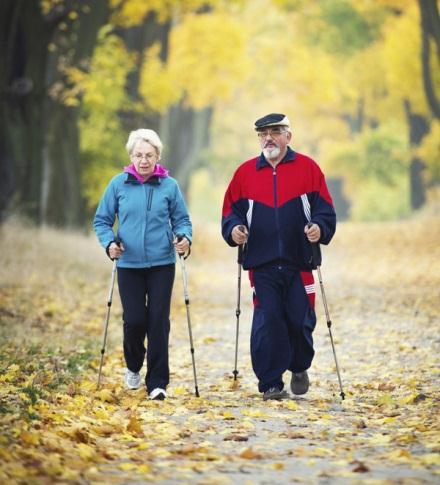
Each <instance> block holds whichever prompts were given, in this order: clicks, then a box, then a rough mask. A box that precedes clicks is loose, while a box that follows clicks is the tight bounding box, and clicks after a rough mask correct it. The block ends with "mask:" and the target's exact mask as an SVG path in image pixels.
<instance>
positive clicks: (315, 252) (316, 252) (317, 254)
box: [307, 222, 345, 400]
mask: <svg viewBox="0 0 440 485" xmlns="http://www.w3.org/2000/svg"><path fill="white" fill-rule="evenodd" d="M307 225H308V226H309V227H310V226H311V223H310V222H309V223H308V224H307ZM311 246H312V259H313V262H314V263H315V266H316V271H317V272H318V279H319V286H320V288H321V295H322V303H323V305H324V311H325V317H326V319H327V328H328V333H329V335H330V342H331V344H332V350H333V357H334V358H335V364H336V373H337V374H338V381H339V389H340V391H341V392H340V393H339V395H340V396H341V399H342V400H344V399H345V393H344V391H343V389H342V380H341V373H340V372H339V365H338V359H337V358H336V350H335V343H334V341H333V335H332V321H331V320H330V314H329V311H328V306H327V298H326V297H325V290H324V284H323V282H322V275H321V251H320V248H319V244H318V243H311Z"/></svg>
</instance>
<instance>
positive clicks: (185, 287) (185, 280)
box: [177, 234, 200, 397]
mask: <svg viewBox="0 0 440 485" xmlns="http://www.w3.org/2000/svg"><path fill="white" fill-rule="evenodd" d="M183 237H184V236H182V235H181V234H178V235H177V240H178V241H181V240H182V238H183ZM178 256H179V260H180V264H181V266H182V280H183V294H184V297H185V306H186V319H187V321H188V334H189V344H190V349H191V359H192V368H193V374H194V387H195V391H196V392H195V394H196V397H200V394H199V386H198V385H197V373H196V361H195V357H194V343H193V336H192V330H191V316H190V314H189V296H188V276H187V274H186V267H185V259H186V258H187V257H188V256H189V253H188V255H187V256H186V257H185V256H184V255H183V254H178Z"/></svg>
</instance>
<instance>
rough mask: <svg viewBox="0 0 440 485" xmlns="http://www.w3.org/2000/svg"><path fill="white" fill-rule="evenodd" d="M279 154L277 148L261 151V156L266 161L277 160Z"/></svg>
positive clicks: (279, 151)
mask: <svg viewBox="0 0 440 485" xmlns="http://www.w3.org/2000/svg"><path fill="white" fill-rule="evenodd" d="M280 153H281V150H280V149H279V148H278V147H273V148H264V149H263V154H264V156H265V157H266V158H267V159H268V160H273V159H274V158H277V157H278V156H279V154H280Z"/></svg>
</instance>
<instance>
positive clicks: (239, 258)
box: [237, 224, 246, 264]
mask: <svg viewBox="0 0 440 485" xmlns="http://www.w3.org/2000/svg"><path fill="white" fill-rule="evenodd" d="M238 230H239V231H240V232H243V233H246V226H244V225H243V224H240V225H239V226H238ZM243 247H244V244H240V245H239V246H238V255H237V263H238V264H242V263H243Z"/></svg>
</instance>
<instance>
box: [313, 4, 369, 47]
mask: <svg viewBox="0 0 440 485" xmlns="http://www.w3.org/2000/svg"><path fill="white" fill-rule="evenodd" d="M305 28H306V32H307V35H308V38H309V42H310V44H311V45H312V46H314V45H316V44H319V45H321V46H323V47H324V49H326V50H327V51H328V52H331V53H336V54H339V55H342V56H347V55H352V54H354V53H355V52H356V51H358V50H360V49H363V48H365V47H367V46H368V45H369V44H370V43H371V42H373V41H374V40H375V39H376V38H377V36H378V33H379V23H378V19H377V18H374V17H373V16H371V15H370V16H368V15H365V14H364V15H362V14H361V13H360V12H358V11H357V10H356V8H355V6H354V5H353V3H352V2H350V1H349V0H320V1H318V2H316V9H313V10H311V12H310V15H306V16H305Z"/></svg>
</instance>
